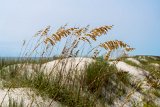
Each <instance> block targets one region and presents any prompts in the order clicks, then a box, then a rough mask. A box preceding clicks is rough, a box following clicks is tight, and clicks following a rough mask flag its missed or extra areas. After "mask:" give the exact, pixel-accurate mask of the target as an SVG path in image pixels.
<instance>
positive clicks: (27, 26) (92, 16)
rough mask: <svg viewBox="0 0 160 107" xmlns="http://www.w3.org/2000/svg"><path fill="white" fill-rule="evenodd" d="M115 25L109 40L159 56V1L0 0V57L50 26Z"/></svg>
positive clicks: (14, 53) (17, 50)
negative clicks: (123, 42)
mask: <svg viewBox="0 0 160 107" xmlns="http://www.w3.org/2000/svg"><path fill="white" fill-rule="evenodd" d="M66 23H68V24H69V25H71V26H86V25H88V24H89V25H91V26H92V27H97V26H101V25H114V28H113V29H112V30H111V31H110V33H109V34H108V40H111V39H119V40H123V41H125V42H126V43H128V44H130V45H131V46H132V47H135V48H136V50H135V51H134V52H133V54H135V55H137V54H138V55H142V54H143V55H160V0H132V1H131V0H0V56H18V55H19V53H20V49H21V44H22V41H23V40H26V39H29V38H31V36H33V35H34V34H35V33H36V31H38V30H40V29H42V28H44V27H46V26H47V25H51V26H52V28H53V29H56V28H57V27H59V26H61V25H64V24H66Z"/></svg>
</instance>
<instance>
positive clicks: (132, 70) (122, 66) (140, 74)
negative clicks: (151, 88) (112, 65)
mask: <svg viewBox="0 0 160 107" xmlns="http://www.w3.org/2000/svg"><path fill="white" fill-rule="evenodd" d="M116 67H117V68H118V69H119V70H123V71H126V72H128V73H129V74H131V75H133V76H135V77H136V78H137V79H139V80H144V78H145V76H146V75H149V73H148V71H145V70H142V69H140V68H136V67H133V66H131V65H128V64H126V63H125V62H122V61H119V62H118V63H117V64H116Z"/></svg>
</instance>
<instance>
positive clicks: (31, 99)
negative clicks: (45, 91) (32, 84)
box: [0, 88, 61, 107]
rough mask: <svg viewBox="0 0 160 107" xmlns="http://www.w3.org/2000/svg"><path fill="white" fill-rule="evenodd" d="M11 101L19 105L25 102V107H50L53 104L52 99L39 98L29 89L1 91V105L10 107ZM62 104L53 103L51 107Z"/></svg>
mask: <svg viewBox="0 0 160 107" xmlns="http://www.w3.org/2000/svg"><path fill="white" fill-rule="evenodd" d="M9 99H11V100H13V101H15V102H17V103H18V104H20V103H21V101H23V102H24V103H23V104H24V106H25V107H46V106H47V107H48V106H49V105H50V103H51V102H52V100H51V99H48V100H46V99H45V100H43V99H42V98H41V97H40V96H37V95H36V94H35V93H34V92H33V91H32V90H31V89H29V88H14V89H9V90H8V89H0V104H2V107H8V104H9ZM60 106H61V105H60V103H57V102H55V101H53V102H52V103H51V107H60Z"/></svg>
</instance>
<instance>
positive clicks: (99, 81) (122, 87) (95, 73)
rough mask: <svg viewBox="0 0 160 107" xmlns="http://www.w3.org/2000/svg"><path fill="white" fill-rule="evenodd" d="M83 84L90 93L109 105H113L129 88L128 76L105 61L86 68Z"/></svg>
mask: <svg viewBox="0 0 160 107" xmlns="http://www.w3.org/2000/svg"><path fill="white" fill-rule="evenodd" d="M85 82H86V86H87V89H88V90H89V91H90V92H91V93H93V94H95V95H96V97H97V98H100V99H102V100H103V101H105V102H107V103H108V104H109V105H110V104H113V101H114V99H116V98H119V97H121V96H123V95H125V94H126V87H130V86H131V85H130V84H131V83H130V76H129V74H128V73H126V72H123V71H118V70H117V68H116V67H115V66H114V65H109V64H108V62H106V61H105V60H101V61H96V62H94V63H92V64H90V65H89V66H88V67H87V68H86V81H85ZM103 90H105V92H103Z"/></svg>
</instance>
